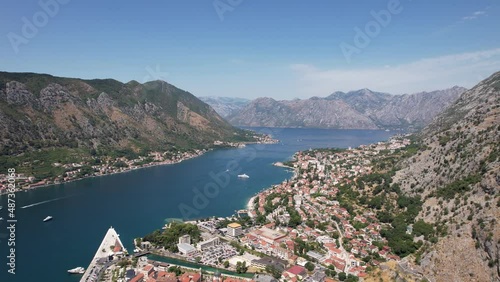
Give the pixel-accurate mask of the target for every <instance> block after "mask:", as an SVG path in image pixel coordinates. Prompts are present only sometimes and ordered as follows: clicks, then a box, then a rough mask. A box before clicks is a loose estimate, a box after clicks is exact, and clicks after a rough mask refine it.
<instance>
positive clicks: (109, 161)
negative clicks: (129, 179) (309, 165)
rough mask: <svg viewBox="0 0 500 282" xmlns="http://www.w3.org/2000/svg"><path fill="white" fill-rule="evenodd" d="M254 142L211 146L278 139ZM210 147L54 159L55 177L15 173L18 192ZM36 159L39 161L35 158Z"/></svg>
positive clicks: (0, 180)
mask: <svg viewBox="0 0 500 282" xmlns="http://www.w3.org/2000/svg"><path fill="white" fill-rule="evenodd" d="M253 138H254V139H255V140H256V141H255V142H227V141H214V143H213V144H212V148H223V147H231V148H243V147H245V146H246V144H249V143H257V144H274V143H276V142H277V140H275V139H273V138H271V137H270V136H269V135H254V136H253ZM212 148H210V149H191V150H184V151H181V150H174V151H173V150H169V151H163V152H160V151H153V152H149V153H148V154H147V155H145V156H134V157H130V156H120V157H109V156H107V157H98V156H91V157H90V158H88V159H85V160H81V161H79V162H72V163H60V162H54V163H51V164H50V165H51V166H52V167H55V168H60V170H61V171H62V174H60V175H57V176H54V177H44V178H37V177H35V176H34V175H29V174H26V173H23V172H18V173H17V174H16V189H15V190H16V192H19V191H26V190H28V189H34V188H38V187H43V186H47V185H53V184H61V183H65V182H70V181H75V180H79V179H83V178H87V177H96V176H103V175H110V174H116V173H123V172H127V171H131V170H136V169H140V168H146V167H151V166H158V165H168V164H175V163H179V162H182V161H185V160H188V159H192V158H195V157H198V156H201V155H203V154H204V153H206V152H208V151H209V150H211V149H212ZM35 161H36V160H35ZM7 186H8V175H7V174H0V194H4V193H7Z"/></svg>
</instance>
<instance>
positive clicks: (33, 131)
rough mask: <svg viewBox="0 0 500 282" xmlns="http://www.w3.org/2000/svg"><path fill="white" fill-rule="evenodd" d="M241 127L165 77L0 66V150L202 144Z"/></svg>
mask: <svg viewBox="0 0 500 282" xmlns="http://www.w3.org/2000/svg"><path fill="white" fill-rule="evenodd" d="M243 135H244V132H243V131H241V130H239V129H236V128H234V127H232V126H231V125H230V124H228V123H227V122H226V121H224V120H223V119H222V118H221V117H220V116H219V115H218V114H217V113H216V112H215V111H214V110H213V109H212V108H211V107H210V106H208V105H207V104H205V103H203V102H202V101H200V100H198V99H197V98H196V97H195V96H193V95H192V94H190V93H188V92H185V91H183V90H181V89H178V88H176V87H175V86H173V85H170V84H168V83H166V82H164V81H154V82H148V83H145V84H140V83H138V82H135V81H131V82H129V83H126V84H123V83H121V82H118V81H115V80H110V79H107V80H82V79H72V78H60V77H53V76H50V75H42V74H32V73H6V72H0V155H15V154H19V153H22V152H26V151H29V150H36V149H43V148H51V147H68V148H85V149H103V150H106V149H120V148H129V149H132V150H136V151H139V150H142V149H159V148H161V149H163V150H167V149H168V148H172V147H174V146H177V147H178V148H179V147H190V148H191V147H198V148H201V147H208V146H210V145H211V144H213V141H214V140H234V139H235V138H236V139H237V138H239V137H242V136H243Z"/></svg>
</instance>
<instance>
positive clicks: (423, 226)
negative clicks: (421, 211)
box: [413, 220, 434, 239]
mask: <svg viewBox="0 0 500 282" xmlns="http://www.w3.org/2000/svg"><path fill="white" fill-rule="evenodd" d="M413 233H414V234H415V235H416V236H421V235H424V237H425V239H429V236H430V235H431V234H433V233H434V228H433V226H432V224H429V223H426V222H425V221H423V220H419V221H417V222H415V224H414V225H413Z"/></svg>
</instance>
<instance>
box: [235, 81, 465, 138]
mask: <svg viewBox="0 0 500 282" xmlns="http://www.w3.org/2000/svg"><path fill="white" fill-rule="evenodd" d="M465 90H466V89H465V88H463V87H458V86H455V87H453V88H450V89H445V90H438V91H432V92H421V93H416V94H411V95H408V94H405V95H390V94H387V93H380V92H375V91H371V90H369V89H361V90H357V91H351V92H348V93H344V92H335V93H333V94H331V95H330V96H328V97H325V98H318V97H313V98H310V99H306V100H300V99H295V100H291V101H289V100H283V101H276V100H274V99H272V98H258V99H256V100H253V101H252V102H250V103H248V104H247V105H246V106H245V107H244V108H242V109H240V110H239V111H237V112H235V113H234V114H232V115H230V116H228V117H227V119H228V120H229V122H230V123H232V124H234V125H238V126H269V127H319V128H350V129H386V128H387V129H406V130H407V129H410V130H412V129H417V128H422V127H423V126H425V125H426V124H428V123H429V122H430V121H431V120H432V119H433V118H434V117H435V116H436V115H437V114H438V113H440V112H441V111H443V110H444V109H445V108H446V107H447V106H449V105H450V104H451V103H453V102H454V101H455V100H456V99H457V98H458V97H459V96H460V94H462V93H463V92H464V91H465Z"/></svg>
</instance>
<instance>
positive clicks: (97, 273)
mask: <svg viewBox="0 0 500 282" xmlns="http://www.w3.org/2000/svg"><path fill="white" fill-rule="evenodd" d="M125 253H127V250H126V249H125V247H123V244H122V242H121V240H120V235H118V233H116V231H115V229H114V228H113V227H110V228H109V229H108V232H106V235H105V236H104V239H102V242H101V244H100V245H99V248H98V249H97V251H96V253H95V255H94V258H92V261H91V262H90V264H89V266H88V267H87V270H85V273H84V274H83V277H82V279H80V282H94V281H99V280H100V278H101V276H102V273H103V272H104V270H106V269H107V268H108V267H109V266H110V265H112V264H113V263H115V262H117V261H118V260H119V259H121V258H123V257H124V256H125ZM142 255H145V254H142Z"/></svg>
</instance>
